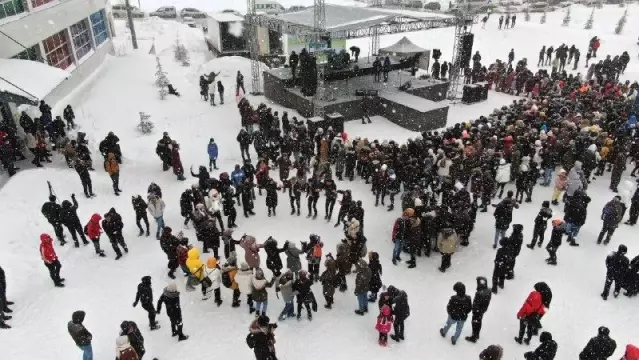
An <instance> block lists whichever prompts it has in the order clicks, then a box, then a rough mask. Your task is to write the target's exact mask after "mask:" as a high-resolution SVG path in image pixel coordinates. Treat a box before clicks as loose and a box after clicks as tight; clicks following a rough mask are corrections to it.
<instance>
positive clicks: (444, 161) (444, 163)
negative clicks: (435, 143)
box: [437, 155, 453, 184]
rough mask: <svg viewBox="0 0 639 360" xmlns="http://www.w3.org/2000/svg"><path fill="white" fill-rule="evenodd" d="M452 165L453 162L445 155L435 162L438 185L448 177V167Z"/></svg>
mask: <svg viewBox="0 0 639 360" xmlns="http://www.w3.org/2000/svg"><path fill="white" fill-rule="evenodd" d="M452 164H453V162H452V161H451V160H450V159H449V158H448V156H446V155H444V157H443V158H441V159H439V161H437V176H438V177H439V183H440V184H443V183H444V180H445V179H446V178H447V177H449V176H450V166H451V165H452Z"/></svg>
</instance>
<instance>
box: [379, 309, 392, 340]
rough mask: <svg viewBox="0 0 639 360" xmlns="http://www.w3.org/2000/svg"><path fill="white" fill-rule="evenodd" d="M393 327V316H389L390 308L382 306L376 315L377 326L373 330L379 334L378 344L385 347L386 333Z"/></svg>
mask: <svg viewBox="0 0 639 360" xmlns="http://www.w3.org/2000/svg"><path fill="white" fill-rule="evenodd" d="M392 325H393V315H392V314H391V308H390V307H389V306H388V305H384V306H382V309H381V310H380V312H379V315H377V324H376V325H375V329H376V330H377V331H378V332H379V341H378V342H379V344H380V345H381V346H386V343H387V342H388V333H389V332H390V331H391V328H392Z"/></svg>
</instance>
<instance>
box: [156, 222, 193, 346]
mask: <svg viewBox="0 0 639 360" xmlns="http://www.w3.org/2000/svg"><path fill="white" fill-rule="evenodd" d="M165 229H166V228H165ZM162 304H166V314H167V315H168V316H169V320H170V321H171V335H172V336H178V340H179V341H183V340H186V339H188V338H189V337H188V336H187V335H184V333H183V332H182V327H183V324H182V308H181V307H180V292H179V291H177V286H176V285H175V283H170V284H169V285H167V286H166V287H165V288H164V292H162V295H161V296H160V298H159V299H158V304H157V311H156V312H157V313H158V314H159V313H160V312H161V311H162Z"/></svg>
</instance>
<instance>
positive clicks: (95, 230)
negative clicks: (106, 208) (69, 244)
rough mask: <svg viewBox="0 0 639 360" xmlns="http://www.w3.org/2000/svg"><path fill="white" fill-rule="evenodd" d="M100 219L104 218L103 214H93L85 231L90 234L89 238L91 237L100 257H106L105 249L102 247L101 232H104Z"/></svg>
mask: <svg viewBox="0 0 639 360" xmlns="http://www.w3.org/2000/svg"><path fill="white" fill-rule="evenodd" d="M100 220H102V216H100V214H93V215H91V219H90V220H89V223H88V224H87V225H86V226H85V227H84V233H85V234H87V235H88V236H89V239H91V242H92V243H93V247H94V248H95V253H96V254H98V255H99V256H100V257H105V256H106V255H105V254H104V251H103V250H102V249H100V234H102V228H101V227H100Z"/></svg>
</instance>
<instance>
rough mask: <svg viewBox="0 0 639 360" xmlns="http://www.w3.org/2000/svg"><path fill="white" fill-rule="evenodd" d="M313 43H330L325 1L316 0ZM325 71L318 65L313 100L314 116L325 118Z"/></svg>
mask: <svg viewBox="0 0 639 360" xmlns="http://www.w3.org/2000/svg"><path fill="white" fill-rule="evenodd" d="M313 20H314V21H313V27H314V34H313V41H315V43H317V44H319V43H320V42H321V41H326V40H328V41H330V40H331V39H330V37H329V38H326V34H325V31H326V7H325V3H324V0H315V3H314V7H313ZM324 70H325V64H323V63H318V64H317V90H316V91H315V97H314V98H313V116H320V117H323V116H324V107H323V106H322V104H321V103H322V101H324V100H325V99H324V93H325V88H324Z"/></svg>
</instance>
